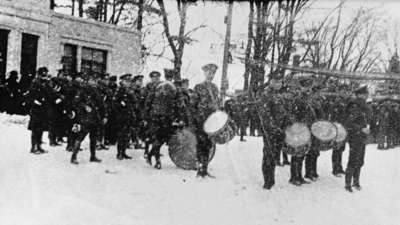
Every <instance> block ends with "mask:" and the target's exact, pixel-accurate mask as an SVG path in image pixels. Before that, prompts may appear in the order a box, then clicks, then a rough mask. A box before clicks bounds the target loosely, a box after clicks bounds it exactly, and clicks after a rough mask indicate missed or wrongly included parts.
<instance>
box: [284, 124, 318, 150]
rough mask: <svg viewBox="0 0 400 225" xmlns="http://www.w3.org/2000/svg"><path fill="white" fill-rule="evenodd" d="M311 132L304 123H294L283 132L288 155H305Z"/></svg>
mask: <svg viewBox="0 0 400 225" xmlns="http://www.w3.org/2000/svg"><path fill="white" fill-rule="evenodd" d="M310 141H311V132H310V130H309V129H308V127H307V125H306V124H304V123H294V124H293V125H291V126H288V127H287V128H286V130H285V143H286V145H287V146H286V147H285V148H283V151H284V152H285V153H286V154H289V155H305V154H306V153H307V152H308V151H309V150H310Z"/></svg>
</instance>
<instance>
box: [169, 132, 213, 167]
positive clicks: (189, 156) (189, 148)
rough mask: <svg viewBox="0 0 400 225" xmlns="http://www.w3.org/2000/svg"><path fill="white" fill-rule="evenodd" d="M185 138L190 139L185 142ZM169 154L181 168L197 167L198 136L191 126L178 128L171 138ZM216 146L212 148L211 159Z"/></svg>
mask: <svg viewBox="0 0 400 225" xmlns="http://www.w3.org/2000/svg"><path fill="white" fill-rule="evenodd" d="M184 139H190V140H191V141H190V142H185V140H184ZM168 145H169V151H168V154H169V156H170V158H171V161H172V162H173V163H174V164H175V165H176V166H177V167H179V168H182V169H185V170H196V169H197V138H196V136H195V134H194V132H193V131H192V129H190V128H184V129H181V130H177V131H176V132H175V133H174V134H173V135H172V136H171V138H170V140H169V142H168ZM215 150H216V146H215V144H214V145H213V147H212V148H211V149H210V153H209V161H211V160H212V159H213V158H214V155H215Z"/></svg>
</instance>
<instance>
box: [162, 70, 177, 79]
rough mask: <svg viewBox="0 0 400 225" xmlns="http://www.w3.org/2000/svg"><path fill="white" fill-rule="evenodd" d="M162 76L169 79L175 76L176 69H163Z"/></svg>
mask: <svg viewBox="0 0 400 225" xmlns="http://www.w3.org/2000/svg"><path fill="white" fill-rule="evenodd" d="M164 76H165V80H166V81H171V82H172V80H173V79H174V78H176V70H175V69H164Z"/></svg>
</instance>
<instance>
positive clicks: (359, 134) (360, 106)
mask: <svg viewBox="0 0 400 225" xmlns="http://www.w3.org/2000/svg"><path fill="white" fill-rule="evenodd" d="M354 94H355V97H356V98H355V99H354V100H351V101H350V102H349V103H348V105H347V107H346V115H347V121H346V128H347V131H348V143H349V145H350V153H349V160H348V162H347V168H346V176H345V189H346V190H347V191H349V192H352V191H353V190H352V186H353V187H354V188H356V189H357V190H360V189H361V186H360V173H361V167H362V166H363V164H364V156H365V145H366V142H367V135H368V134H369V123H368V113H369V108H368V107H367V104H366V100H367V98H368V88H367V86H362V87H360V88H358V89H357V90H355V91H354Z"/></svg>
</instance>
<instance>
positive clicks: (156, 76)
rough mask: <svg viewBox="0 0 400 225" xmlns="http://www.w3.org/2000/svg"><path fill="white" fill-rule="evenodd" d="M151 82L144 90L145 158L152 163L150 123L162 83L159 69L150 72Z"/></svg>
mask: <svg viewBox="0 0 400 225" xmlns="http://www.w3.org/2000/svg"><path fill="white" fill-rule="evenodd" d="M149 76H150V79H151V81H150V83H148V84H147V85H146V87H145V91H144V99H145V100H144V118H143V119H144V126H145V127H146V128H145V132H144V133H145V134H144V135H145V137H146V138H145V147H144V158H145V159H146V160H147V163H149V164H151V156H150V155H149V147H150V143H152V141H153V140H152V134H151V129H150V125H149V121H150V120H151V118H150V109H151V105H152V103H153V101H154V97H155V91H156V87H157V86H158V85H159V84H160V83H161V80H160V77H161V74H160V72H158V71H152V72H150V74H149Z"/></svg>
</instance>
